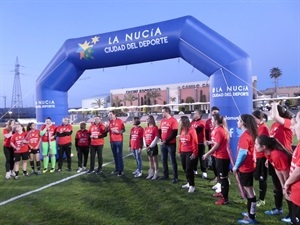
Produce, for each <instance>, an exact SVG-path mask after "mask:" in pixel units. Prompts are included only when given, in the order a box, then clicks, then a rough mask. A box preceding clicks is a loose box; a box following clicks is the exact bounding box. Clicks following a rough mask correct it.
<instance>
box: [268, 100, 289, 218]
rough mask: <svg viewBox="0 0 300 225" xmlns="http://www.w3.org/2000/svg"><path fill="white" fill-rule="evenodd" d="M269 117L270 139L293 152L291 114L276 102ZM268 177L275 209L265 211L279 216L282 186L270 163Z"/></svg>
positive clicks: (273, 103) (281, 211)
mask: <svg viewBox="0 0 300 225" xmlns="http://www.w3.org/2000/svg"><path fill="white" fill-rule="evenodd" d="M271 117H272V119H273V121H274V122H273V124H272V125H271V128H270V137H274V138H276V139H277V140H278V141H279V143H280V144H282V145H283V147H284V148H285V149H287V150H288V151H290V152H291V153H292V152H293V150H292V139H293V133H292V130H291V118H292V117H293V114H292V113H290V111H288V110H286V109H285V108H284V107H282V106H281V105H279V103H278V102H272V103H271ZM268 168H269V175H270V176H271V177H272V182H273V186H274V202H275V208H272V209H271V210H267V211H265V214H267V215H271V216H272V215H281V214H282V213H283V210H282V201H283V193H282V186H281V183H280V180H279V179H278V176H277V174H276V172H275V169H274V167H273V165H272V164H271V163H269V164H268ZM289 219H290V218H287V217H286V218H282V221H284V222H285V221H289Z"/></svg>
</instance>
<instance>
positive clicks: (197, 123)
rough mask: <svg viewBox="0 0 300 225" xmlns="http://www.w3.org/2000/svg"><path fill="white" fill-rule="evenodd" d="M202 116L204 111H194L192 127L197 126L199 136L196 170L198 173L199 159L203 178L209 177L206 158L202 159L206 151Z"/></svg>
mask: <svg viewBox="0 0 300 225" xmlns="http://www.w3.org/2000/svg"><path fill="white" fill-rule="evenodd" d="M201 118H202V112H201V111H200V110H198V109H196V110H195V112H194V117H193V121H192V123H191V125H192V127H193V128H195V130H196V133H197V137H198V158H196V159H195V168H194V172H195V174H198V173H197V166H198V161H199V162H200V168H201V171H202V178H204V179H206V178H207V171H206V160H203V159H202V156H203V155H204V153H205V145H204V140H205V135H204V128H205V121H204V120H202V119H201Z"/></svg>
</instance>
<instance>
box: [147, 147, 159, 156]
mask: <svg viewBox="0 0 300 225" xmlns="http://www.w3.org/2000/svg"><path fill="white" fill-rule="evenodd" d="M147 147H148V146H147ZM147 155H148V156H157V155H158V147H157V145H155V146H154V147H153V148H150V149H147Z"/></svg>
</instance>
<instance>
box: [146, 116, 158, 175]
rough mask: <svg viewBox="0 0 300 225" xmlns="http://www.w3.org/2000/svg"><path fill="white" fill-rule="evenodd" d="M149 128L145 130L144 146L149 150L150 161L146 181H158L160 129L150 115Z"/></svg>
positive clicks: (148, 119)
mask: <svg viewBox="0 0 300 225" xmlns="http://www.w3.org/2000/svg"><path fill="white" fill-rule="evenodd" d="M147 122H148V124H147V127H145V129H144V138H143V142H144V146H145V148H146V149H147V155H148V159H149V171H148V176H147V177H146V179H152V180H156V179H157V178H158V159H157V155H158V147H157V142H158V140H159V137H158V127H157V126H156V124H155V120H154V117H153V116H152V115H149V116H148V118H147Z"/></svg>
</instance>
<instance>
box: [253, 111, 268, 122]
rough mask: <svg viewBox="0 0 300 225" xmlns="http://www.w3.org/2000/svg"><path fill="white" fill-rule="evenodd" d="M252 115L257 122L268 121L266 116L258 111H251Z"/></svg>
mask: <svg viewBox="0 0 300 225" xmlns="http://www.w3.org/2000/svg"><path fill="white" fill-rule="evenodd" d="M252 115H253V116H254V117H255V118H257V119H259V120H263V119H265V121H266V122H267V121H268V116H267V115H266V114H264V113H263V112H262V111H260V110H255V111H253V112H252Z"/></svg>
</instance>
